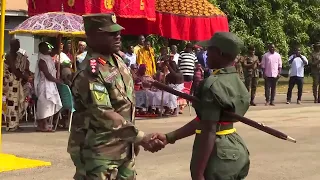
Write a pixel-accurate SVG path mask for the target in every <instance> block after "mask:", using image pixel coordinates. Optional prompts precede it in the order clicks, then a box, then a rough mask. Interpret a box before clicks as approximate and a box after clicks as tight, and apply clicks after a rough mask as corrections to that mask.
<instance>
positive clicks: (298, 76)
mask: <svg viewBox="0 0 320 180" xmlns="http://www.w3.org/2000/svg"><path fill="white" fill-rule="evenodd" d="M289 64H290V71H289V75H290V80H289V86H288V92H287V104H290V103H291V96H292V89H293V87H294V85H296V84H297V86H298V99H297V104H301V96H302V90H303V77H304V66H305V65H308V60H307V58H306V57H305V56H303V55H301V51H300V47H296V48H295V51H294V54H293V55H291V56H290V57H289Z"/></svg>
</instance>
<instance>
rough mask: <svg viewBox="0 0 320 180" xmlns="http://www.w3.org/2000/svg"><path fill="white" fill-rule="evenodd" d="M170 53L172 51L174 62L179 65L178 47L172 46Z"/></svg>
mask: <svg viewBox="0 0 320 180" xmlns="http://www.w3.org/2000/svg"><path fill="white" fill-rule="evenodd" d="M170 51H171V55H173V59H172V60H173V61H174V62H176V64H177V65H178V60H179V56H180V54H179V53H178V48H177V46H176V45H172V46H171V49H170Z"/></svg>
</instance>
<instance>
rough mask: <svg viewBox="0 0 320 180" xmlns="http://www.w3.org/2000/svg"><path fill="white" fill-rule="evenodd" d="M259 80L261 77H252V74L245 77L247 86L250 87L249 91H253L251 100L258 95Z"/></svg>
mask: <svg viewBox="0 0 320 180" xmlns="http://www.w3.org/2000/svg"><path fill="white" fill-rule="evenodd" d="M258 81H259V78H257V77H252V76H246V77H245V81H244V84H245V85H246V88H247V89H248V91H249V92H251V101H253V100H254V98H255V96H256V91H257V87H258Z"/></svg>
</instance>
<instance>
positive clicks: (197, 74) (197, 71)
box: [191, 64, 204, 94]
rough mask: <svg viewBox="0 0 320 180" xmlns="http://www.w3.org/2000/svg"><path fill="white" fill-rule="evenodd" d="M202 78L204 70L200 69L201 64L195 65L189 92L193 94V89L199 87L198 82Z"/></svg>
mask: <svg viewBox="0 0 320 180" xmlns="http://www.w3.org/2000/svg"><path fill="white" fill-rule="evenodd" d="M203 78H204V71H203V69H202V66H201V64H197V65H196V69H195V70H194V78H193V83H192V89H191V93H192V94H194V92H195V89H196V88H197V87H199V84H200V82H201V81H202V80H203Z"/></svg>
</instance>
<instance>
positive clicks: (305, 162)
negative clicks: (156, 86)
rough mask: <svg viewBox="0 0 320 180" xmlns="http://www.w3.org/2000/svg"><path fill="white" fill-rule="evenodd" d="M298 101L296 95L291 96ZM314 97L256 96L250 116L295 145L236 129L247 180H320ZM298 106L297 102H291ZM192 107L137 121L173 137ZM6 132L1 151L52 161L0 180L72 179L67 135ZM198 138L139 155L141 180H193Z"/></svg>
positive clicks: (319, 111) (318, 122)
mask: <svg viewBox="0 0 320 180" xmlns="http://www.w3.org/2000/svg"><path fill="white" fill-rule="evenodd" d="M293 98H296V93H294V94H293ZM312 99H313V98H312V95H311V94H304V95H303V104H302V105H297V104H295V103H292V104H290V105H287V104H285V96H284V95H277V97H276V106H275V107H270V106H267V107H266V106H264V104H263V97H258V100H257V103H258V106H257V107H250V110H249V112H248V113H247V114H246V117H249V118H251V119H254V120H256V121H259V122H263V123H265V124H266V125H268V126H270V127H273V128H276V129H278V130H281V131H283V132H285V133H286V134H288V135H290V136H292V137H294V138H296V139H297V143H296V144H294V143H291V142H287V141H283V140H280V139H277V138H274V137H273V136H271V135H269V134H266V133H264V132H261V131H258V130H256V129H253V128H251V127H248V126H246V125H243V124H241V123H237V124H236V125H235V126H236V128H237V132H238V133H239V134H240V135H241V136H242V137H243V139H244V140H245V142H246V143H247V146H248V148H249V150H250V157H251V168H250V173H249V176H248V178H247V179H246V180H303V179H308V180H319V179H320V171H319V169H320V156H319V148H320V141H319V137H320V131H319V127H320V118H319V116H320V105H317V104H314V103H313V100H312ZM293 102H294V101H293ZM194 116H195V114H194V112H192V116H189V113H188V108H186V109H185V113H184V114H183V115H180V116H178V117H174V118H163V119H152V120H150V119H144V120H137V126H138V127H139V128H140V129H141V130H144V131H146V132H150V133H151V132H163V133H165V132H169V131H172V130H174V129H176V128H178V127H180V126H182V125H184V124H185V123H187V122H188V121H189V120H191V119H192V118H193V117H194ZM4 130H5V129H3V133H4V134H3V143H2V146H3V148H2V149H3V152H4V153H8V154H14V155H17V156H20V157H24V158H32V159H39V160H43V161H49V162H51V163H52V165H51V166H48V167H41V168H34V169H27V170H17V171H11V172H4V173H0V180H71V179H72V176H73V173H74V170H75V168H74V166H73V164H72V161H71V160H70V158H69V155H68V153H67V152H66V149H67V141H68V132H66V131H60V132H56V133H37V132H34V130H33V129H32V128H30V131H29V130H28V128H27V129H26V130H25V131H24V132H21V133H6V132H5V131H4ZM193 139H194V137H189V138H186V139H184V140H181V141H178V142H176V144H174V145H168V146H167V147H166V148H165V149H164V150H162V151H161V152H158V153H155V154H152V153H149V152H145V151H143V150H142V151H141V153H140V154H139V156H138V158H137V164H136V166H137V174H138V175H137V180H171V179H172V180H173V179H174V180H189V179H191V178H190V175H189V160H190V155H191V149H192V143H193Z"/></svg>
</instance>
